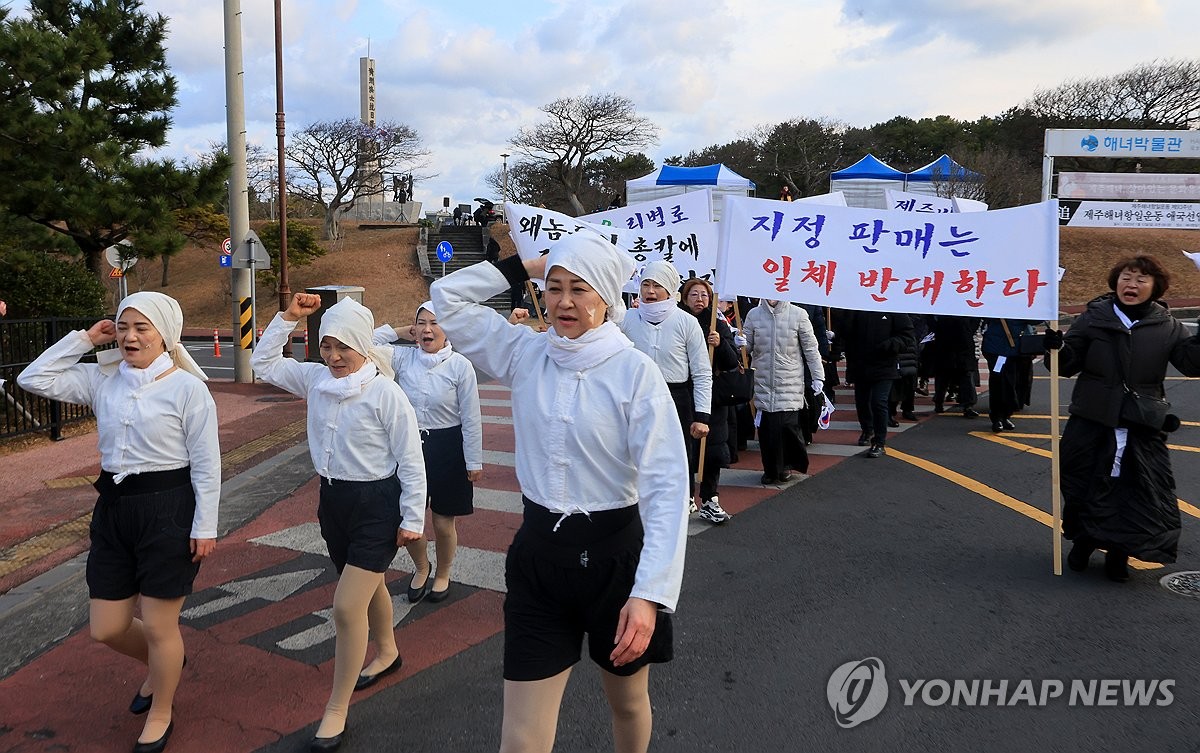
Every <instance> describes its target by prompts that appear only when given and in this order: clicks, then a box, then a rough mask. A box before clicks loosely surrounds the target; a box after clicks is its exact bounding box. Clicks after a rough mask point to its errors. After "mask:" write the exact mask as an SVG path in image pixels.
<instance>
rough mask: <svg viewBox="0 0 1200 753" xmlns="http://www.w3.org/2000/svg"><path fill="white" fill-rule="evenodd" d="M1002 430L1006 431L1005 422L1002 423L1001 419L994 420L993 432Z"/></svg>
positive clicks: (997, 432) (996, 432)
mask: <svg viewBox="0 0 1200 753" xmlns="http://www.w3.org/2000/svg"><path fill="white" fill-rule="evenodd" d="M1002 431H1004V424H1002V423H1000V422H999V421H993V422H992V433H993V434H999V433H1000V432H1002Z"/></svg>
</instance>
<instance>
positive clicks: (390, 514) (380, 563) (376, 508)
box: [317, 476, 401, 573]
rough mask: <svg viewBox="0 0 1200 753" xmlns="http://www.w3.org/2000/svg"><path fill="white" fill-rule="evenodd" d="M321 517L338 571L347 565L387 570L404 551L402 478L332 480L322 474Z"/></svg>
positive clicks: (319, 516)
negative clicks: (400, 531) (399, 537)
mask: <svg viewBox="0 0 1200 753" xmlns="http://www.w3.org/2000/svg"><path fill="white" fill-rule="evenodd" d="M317 520H319V521H320V523H321V538H323V539H325V546H326V547H327V548H328V549H329V558H330V559H331V560H333V566H334V567H336V568H337V571H338V573H341V572H342V569H343V568H345V567H346V565H354V566H355V567H358V568H362V569H363V570H370V571H371V572H373V573H382V572H385V571H386V570H387V569H388V565H390V564H392V560H393V559H395V558H396V552H398V551H399V550H400V547H399V546H397V545H396V531H397V529H399V528H400V522H401V517H400V479H398V478H396V477H395V476H388V477H387V478H382V479H379V480H378V481H337V480H334V481H330V480H329V479H327V478H325V477H324V476H322V477H321V501H320V503H319V504H318V505H317Z"/></svg>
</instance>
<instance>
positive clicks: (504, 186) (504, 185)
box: [500, 154, 509, 202]
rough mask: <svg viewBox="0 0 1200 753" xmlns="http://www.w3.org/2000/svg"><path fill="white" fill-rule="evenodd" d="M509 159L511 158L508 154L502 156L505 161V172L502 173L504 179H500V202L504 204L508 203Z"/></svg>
mask: <svg viewBox="0 0 1200 753" xmlns="http://www.w3.org/2000/svg"><path fill="white" fill-rule="evenodd" d="M508 157H509V155H508V154H501V155H500V158H501V159H503V160H504V170H503V172H502V177H501V179H500V182H501V188H500V194H501V195H500V201H503V202H507V201H508Z"/></svg>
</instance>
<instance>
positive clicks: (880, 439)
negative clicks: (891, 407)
mask: <svg viewBox="0 0 1200 753" xmlns="http://www.w3.org/2000/svg"><path fill="white" fill-rule="evenodd" d="M892 381H893V380H891V379H880V380H879V381H878V382H864V381H862V380H859V381H856V382H855V383H854V408H855V410H856V411H857V412H858V425H859V427H861V428H862V430H863V433H864V434H870V435H871V436H872V437H874V439H873V440H872V442H873V444H877V445H882V444H885V443H886V442H887V422H888V415H889V412H888V396H889V395H891V394H892Z"/></svg>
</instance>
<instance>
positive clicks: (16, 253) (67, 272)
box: [0, 249, 107, 319]
mask: <svg viewBox="0 0 1200 753" xmlns="http://www.w3.org/2000/svg"><path fill="white" fill-rule="evenodd" d="M0 279H3V280H4V291H3V292H2V293H0V299H3V300H4V301H5V302H6V303H7V304H8V318H10V319H36V318H39V317H43V316H79V317H92V316H94V317H97V318H99V317H100V316H103V315H104V309H105V299H106V298H107V294H106V292H105V290H104V286H103V285H101V284H100V281H99V280H97V279H96V277H95V275H93V274H92V273H91V272H89V271H88V270H87V268H86V267H85V266H84V265H83V263H82V262H80V261H78V260H76V259H69V258H65V257H63V256H59V255H57V254H51V253H44V252H41V251H28V250H24V249H9V250H5V251H4V252H3V253H2V254H0Z"/></svg>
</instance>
